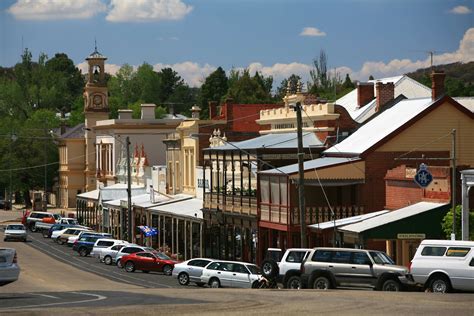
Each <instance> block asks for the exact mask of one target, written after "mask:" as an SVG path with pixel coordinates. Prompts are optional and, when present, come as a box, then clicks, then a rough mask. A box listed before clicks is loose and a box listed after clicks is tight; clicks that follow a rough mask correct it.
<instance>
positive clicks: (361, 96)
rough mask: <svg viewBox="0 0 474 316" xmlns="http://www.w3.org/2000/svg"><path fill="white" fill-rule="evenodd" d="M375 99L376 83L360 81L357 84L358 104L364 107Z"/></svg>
mask: <svg viewBox="0 0 474 316" xmlns="http://www.w3.org/2000/svg"><path fill="white" fill-rule="evenodd" d="M373 99H374V83H373V82H359V83H358V84H357V105H358V106H359V107H363V106H364V105H366V104H367V103H369V102H370V101H372V100H373Z"/></svg>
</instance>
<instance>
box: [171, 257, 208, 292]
mask: <svg viewBox="0 0 474 316" xmlns="http://www.w3.org/2000/svg"><path fill="white" fill-rule="evenodd" d="M214 261H215V260H214V259H206V258H194V259H190V260H187V261H184V262H180V263H177V264H175V265H174V268H173V274H172V275H173V278H176V279H178V283H179V284H180V285H188V284H189V282H194V283H196V284H197V285H198V286H203V285H204V284H205V283H203V282H201V275H202V271H203V270H204V268H205V267H207V266H208V265H209V264H210V263H211V262H214Z"/></svg>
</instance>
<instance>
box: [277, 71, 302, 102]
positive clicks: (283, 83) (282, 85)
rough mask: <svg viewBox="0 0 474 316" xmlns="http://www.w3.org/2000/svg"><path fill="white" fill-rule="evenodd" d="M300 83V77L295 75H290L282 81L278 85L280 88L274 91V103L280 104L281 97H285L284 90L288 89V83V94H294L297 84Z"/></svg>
mask: <svg viewBox="0 0 474 316" xmlns="http://www.w3.org/2000/svg"><path fill="white" fill-rule="evenodd" d="M299 81H301V77H300V76H298V75H295V74H292V75H291V76H289V77H288V78H286V79H283V80H282V81H281V83H280V86H279V87H278V88H277V90H276V94H275V99H276V100H275V101H276V102H281V100H282V99H283V97H284V96H285V95H286V90H287V88H288V82H289V83H290V92H291V93H295V92H296V88H297V85H298V82H299Z"/></svg>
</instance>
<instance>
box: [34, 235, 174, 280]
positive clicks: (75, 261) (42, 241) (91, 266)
mask: <svg viewBox="0 0 474 316" xmlns="http://www.w3.org/2000/svg"><path fill="white" fill-rule="evenodd" d="M28 237H29V242H28V243H27V244H28V245H30V246H31V247H33V248H35V249H37V250H39V251H41V252H43V253H45V254H47V255H49V256H51V257H53V258H55V259H56V260H58V261H61V262H64V263H67V264H70V265H72V266H74V267H76V268H78V269H80V270H83V271H86V272H91V273H94V274H97V275H99V276H101V277H104V278H107V279H109V280H112V281H117V282H122V283H128V284H131V285H137V286H141V287H144V288H172V287H175V288H177V287H180V285H179V284H178V281H177V280H176V279H174V278H172V277H171V276H166V275H164V274H163V273H161V272H150V273H148V274H145V273H142V272H141V271H136V272H132V273H129V272H126V271H125V270H124V269H119V268H118V267H117V266H116V265H109V266H108V265H106V264H104V263H101V262H99V261H98V260H97V259H96V258H93V257H90V256H88V257H81V256H79V254H78V253H77V252H75V251H73V250H72V248H71V247H68V246H66V245H58V244H57V243H55V242H54V241H52V240H51V239H50V238H44V237H43V236H42V235H41V234H40V233H31V232H29V234H28Z"/></svg>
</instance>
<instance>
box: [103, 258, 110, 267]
mask: <svg viewBox="0 0 474 316" xmlns="http://www.w3.org/2000/svg"><path fill="white" fill-rule="evenodd" d="M104 263H105V264H106V265H108V266H109V265H111V264H112V257H111V256H107V257H105V258H104Z"/></svg>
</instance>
